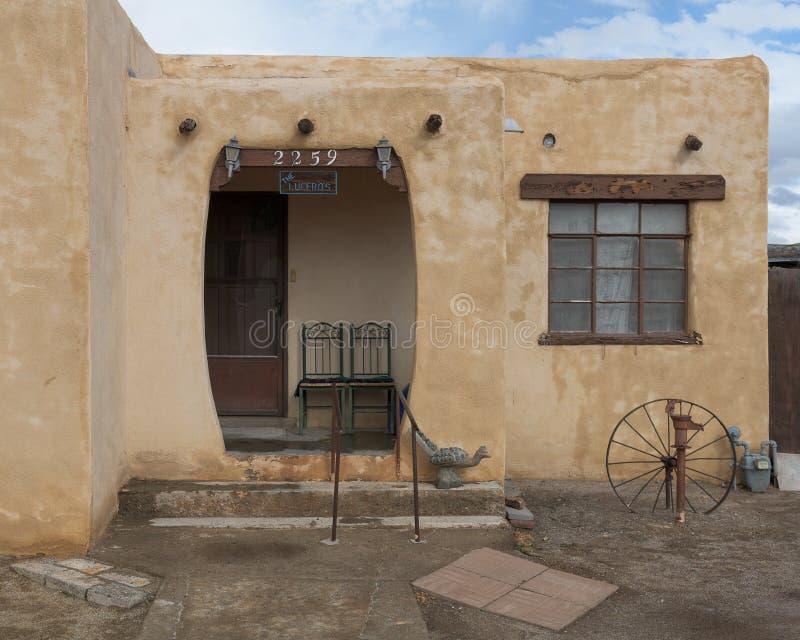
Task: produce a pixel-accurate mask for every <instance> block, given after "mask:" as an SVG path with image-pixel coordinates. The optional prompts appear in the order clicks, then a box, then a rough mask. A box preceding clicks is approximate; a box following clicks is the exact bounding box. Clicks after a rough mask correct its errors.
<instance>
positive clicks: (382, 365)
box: [345, 322, 396, 433]
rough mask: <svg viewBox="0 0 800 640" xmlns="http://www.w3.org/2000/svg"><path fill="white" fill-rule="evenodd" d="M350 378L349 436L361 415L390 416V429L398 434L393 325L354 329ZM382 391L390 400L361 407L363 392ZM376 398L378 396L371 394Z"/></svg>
mask: <svg viewBox="0 0 800 640" xmlns="http://www.w3.org/2000/svg"><path fill="white" fill-rule="evenodd" d="M348 348H349V350H350V379H349V382H348V384H347V404H346V407H347V424H346V427H345V428H346V430H347V432H348V433H352V432H353V423H354V422H355V415H356V414H357V413H386V428H387V430H388V432H389V433H395V427H396V425H395V415H396V412H395V384H394V379H393V378H392V325H391V324H390V323H388V322H387V323H383V324H381V323H378V322H365V323H364V324H362V325H359V326H356V327H354V326H351V327H350V341H349V344H348ZM368 390H369V391H373V392H374V391H381V392H383V393H385V394H386V395H385V397H386V401H385V402H381V403H380V404H376V403H375V401H374V400H373V401H372V403H366V404H359V403H358V401H357V400H358V395H360V394H359V392H360V391H368ZM371 395H373V396H374V393H373V394H371Z"/></svg>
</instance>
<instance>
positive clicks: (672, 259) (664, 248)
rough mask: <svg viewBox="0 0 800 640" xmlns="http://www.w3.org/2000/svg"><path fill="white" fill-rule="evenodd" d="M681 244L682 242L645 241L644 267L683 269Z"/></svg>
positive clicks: (666, 240) (665, 240)
mask: <svg viewBox="0 0 800 640" xmlns="http://www.w3.org/2000/svg"><path fill="white" fill-rule="evenodd" d="M683 243H684V241H683V240H668V239H664V240H661V239H658V240H653V239H647V240H645V241H644V266H645V267H680V268H683Z"/></svg>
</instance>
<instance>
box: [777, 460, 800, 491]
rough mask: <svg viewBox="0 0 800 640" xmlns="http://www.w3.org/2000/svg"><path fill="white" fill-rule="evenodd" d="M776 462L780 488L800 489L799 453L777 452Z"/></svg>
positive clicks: (786, 489) (788, 489)
mask: <svg viewBox="0 0 800 640" xmlns="http://www.w3.org/2000/svg"><path fill="white" fill-rule="evenodd" d="M777 462H778V465H777V466H778V468H777V470H776V471H777V474H778V487H779V488H780V490H781V491H800V453H779V454H778V460H777Z"/></svg>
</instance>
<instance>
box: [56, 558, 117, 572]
mask: <svg viewBox="0 0 800 640" xmlns="http://www.w3.org/2000/svg"><path fill="white" fill-rule="evenodd" d="M56 564H59V565H61V566H62V567H67V568H68V569H75V570H76V571H80V572H81V573H85V574H87V575H90V576H93V575H97V574H98V573H101V572H103V571H107V570H108V569H111V565H110V564H104V563H102V562H97V561H96V560H90V559H89V558H67V559H66V560H58V561H56Z"/></svg>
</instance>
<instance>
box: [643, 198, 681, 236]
mask: <svg viewBox="0 0 800 640" xmlns="http://www.w3.org/2000/svg"><path fill="white" fill-rule="evenodd" d="M642 233H675V234H684V233H686V205H685V204H643V205H642Z"/></svg>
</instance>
